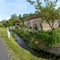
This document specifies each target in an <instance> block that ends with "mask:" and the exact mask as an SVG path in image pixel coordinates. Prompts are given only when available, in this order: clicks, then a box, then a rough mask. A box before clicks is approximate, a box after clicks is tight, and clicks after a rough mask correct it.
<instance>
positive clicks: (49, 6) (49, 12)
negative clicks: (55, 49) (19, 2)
mask: <svg viewBox="0 0 60 60" xmlns="http://www.w3.org/2000/svg"><path fill="white" fill-rule="evenodd" d="M27 1H28V2H29V3H30V4H32V5H34V7H35V9H36V10H37V11H38V15H39V16H40V18H41V23H42V24H43V21H46V22H47V23H48V24H49V26H50V27H51V29H52V30H53V29H54V22H55V20H57V19H58V17H59V9H58V8H57V9H55V7H56V3H57V1H58V0H53V1H52V0H44V3H45V5H44V6H43V2H41V0H36V1H33V0H27ZM42 24H41V29H42V27H43V26H42Z"/></svg>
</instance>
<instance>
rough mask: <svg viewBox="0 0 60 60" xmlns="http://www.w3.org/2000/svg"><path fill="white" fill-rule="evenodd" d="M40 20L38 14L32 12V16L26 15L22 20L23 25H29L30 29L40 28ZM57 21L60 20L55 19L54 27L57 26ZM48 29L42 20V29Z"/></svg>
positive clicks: (47, 25)
mask: <svg viewBox="0 0 60 60" xmlns="http://www.w3.org/2000/svg"><path fill="white" fill-rule="evenodd" d="M40 20H41V19H40V17H38V16H36V14H34V15H33V16H30V17H27V18H26V19H25V20H24V25H25V26H26V27H29V28H32V29H38V30H41V27H40V25H41V21H40ZM59 22H60V20H57V21H55V23H54V28H57V27H58V26H59ZM49 29H51V28H50V26H49V24H48V23H46V22H45V21H44V23H43V30H49Z"/></svg>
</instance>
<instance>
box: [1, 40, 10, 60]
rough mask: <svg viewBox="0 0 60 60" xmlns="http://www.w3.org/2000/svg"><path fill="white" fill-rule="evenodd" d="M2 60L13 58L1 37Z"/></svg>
mask: <svg viewBox="0 0 60 60" xmlns="http://www.w3.org/2000/svg"><path fill="white" fill-rule="evenodd" d="M0 60H11V59H10V56H9V54H8V50H7V49H6V47H5V45H4V43H3V41H2V40H1V39H0Z"/></svg>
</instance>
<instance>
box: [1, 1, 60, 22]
mask: <svg viewBox="0 0 60 60" xmlns="http://www.w3.org/2000/svg"><path fill="white" fill-rule="evenodd" d="M59 6H60V1H59V2H58V3H57V7H59ZM34 12H35V9H34V7H33V6H32V5H30V4H29V3H28V2H27V1H26V0H1V1H0V21H1V20H2V19H9V18H10V16H11V15H12V14H14V13H15V14H17V15H19V14H25V13H34Z"/></svg>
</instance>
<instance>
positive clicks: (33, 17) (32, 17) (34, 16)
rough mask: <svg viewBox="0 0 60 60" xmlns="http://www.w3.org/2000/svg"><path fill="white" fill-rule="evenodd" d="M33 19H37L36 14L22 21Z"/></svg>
mask: <svg viewBox="0 0 60 60" xmlns="http://www.w3.org/2000/svg"><path fill="white" fill-rule="evenodd" d="M35 18H39V16H37V15H36V14H33V15H32V16H29V17H27V18H26V19H24V20H31V19H35Z"/></svg>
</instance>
